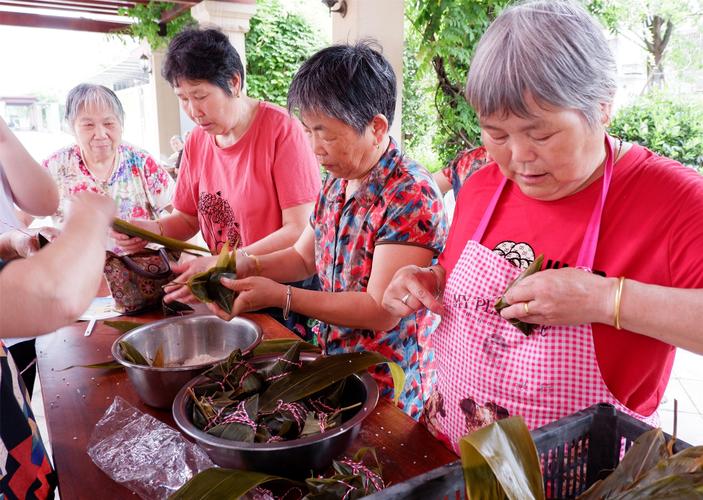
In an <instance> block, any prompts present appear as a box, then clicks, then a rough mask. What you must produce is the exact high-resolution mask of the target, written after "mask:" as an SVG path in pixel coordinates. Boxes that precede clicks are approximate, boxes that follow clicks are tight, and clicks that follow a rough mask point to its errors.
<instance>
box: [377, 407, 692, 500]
mask: <svg viewBox="0 0 703 500" xmlns="http://www.w3.org/2000/svg"><path fill="white" fill-rule="evenodd" d="M650 429H651V426H649V425H647V424H645V423H644V422H641V421H639V420H637V419H635V418H632V417H631V416H629V415H626V414H625V413H622V412H621V411H618V410H616V409H615V408H614V407H613V406H612V405H609V404H606V403H601V404H597V405H594V406H591V407H590V408H586V409H585V410H582V411H580V412H577V413H574V414H573V415H569V416H568V417H564V418H561V419H559V420H557V421H556V422H552V423H551V424H548V425H545V426H544V427H540V428H539V429H535V430H534V431H532V432H531V433H530V434H532V438H533V439H534V441H535V445H536V447H537V452H538V454H539V457H540V462H541V465H542V476H543V478H544V490H545V495H546V497H547V498H548V499H560V498H574V497H575V496H577V495H579V494H581V493H583V492H584V491H586V490H587V489H588V487H589V486H591V485H592V484H593V483H594V482H596V481H597V480H598V479H601V478H602V477H604V476H605V475H607V474H608V473H609V472H610V471H611V470H613V469H614V468H615V467H616V466H617V465H618V463H619V462H620V458H621V457H622V456H623V455H624V454H625V452H626V451H627V450H628V449H629V448H630V447H631V446H632V443H633V442H634V441H635V439H637V438H638V437H639V436H640V435H641V434H643V433H644V432H646V431H648V430H650ZM666 438H667V439H669V438H670V436H669V435H668V434H667V435H666ZM690 446H691V445H689V444H688V443H685V442H683V441H680V440H677V441H676V444H675V445H674V452H678V451H681V450H683V449H684V448H688V447H690ZM366 498H368V499H374V500H381V499H384V500H385V499H390V498H403V499H405V498H408V499H422V500H429V499H448V500H464V499H465V498H466V492H465V489H464V475H463V472H462V469H461V462H460V461H457V462H452V463H451V464H447V465H445V466H442V467H439V468H437V469H434V470H431V471H430V472H427V473H425V474H422V475H420V476H417V477H414V478H412V479H410V480H408V481H405V482H403V483H399V484H396V485H393V486H391V487H389V488H386V489H385V490H383V491H380V492H378V493H376V494H374V495H370V496H368V497H366Z"/></svg>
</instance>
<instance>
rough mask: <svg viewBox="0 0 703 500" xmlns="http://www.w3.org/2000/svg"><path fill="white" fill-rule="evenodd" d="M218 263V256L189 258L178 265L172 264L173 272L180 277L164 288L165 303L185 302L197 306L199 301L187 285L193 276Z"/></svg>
mask: <svg viewBox="0 0 703 500" xmlns="http://www.w3.org/2000/svg"><path fill="white" fill-rule="evenodd" d="M216 262H217V256H206V257H196V258H188V259H187V260H183V261H181V262H178V263H176V264H171V270H172V271H173V272H174V273H176V274H177V275H178V277H176V278H175V279H174V280H173V281H172V282H171V283H169V284H168V285H166V286H165V287H164V291H165V292H166V296H165V297H164V301H165V302H173V301H176V300H177V301H178V302H183V303H185V304H197V303H198V302H199V300H198V299H197V298H195V296H194V295H193V294H192V293H191V292H190V289H189V288H188V287H187V286H186V283H187V282H188V280H189V279H190V277H191V276H193V275H194V274H198V273H203V272H205V271H207V270H208V269H210V268H211V267H213V266H214V265H215V263H216Z"/></svg>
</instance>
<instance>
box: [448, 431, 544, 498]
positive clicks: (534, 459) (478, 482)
mask: <svg viewBox="0 0 703 500" xmlns="http://www.w3.org/2000/svg"><path fill="white" fill-rule="evenodd" d="M459 449H460V451H461V464H462V467H463V469H464V480H465V482H466V491H467V492H468V498H471V500H494V499H495V500H502V499H504V498H509V499H511V500H530V499H533V500H542V499H544V485H543V483H542V472H541V470H540V467H539V456H538V455H537V448H535V443H534V441H532V436H531V435H530V431H529V429H528V428H527V426H526V425H525V422H524V421H523V420H522V418H521V417H509V418H506V419H503V420H498V421H497V422H494V423H493V424H491V425H487V426H486V427H483V428H481V429H478V430H477V431H475V432H472V433H471V434H469V435H467V436H464V437H463V438H461V440H460V441H459Z"/></svg>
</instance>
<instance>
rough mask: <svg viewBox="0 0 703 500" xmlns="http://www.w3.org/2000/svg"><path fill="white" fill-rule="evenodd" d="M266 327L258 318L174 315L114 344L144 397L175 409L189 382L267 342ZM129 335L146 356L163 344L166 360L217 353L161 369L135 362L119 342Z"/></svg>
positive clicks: (117, 356) (179, 360)
mask: <svg viewBox="0 0 703 500" xmlns="http://www.w3.org/2000/svg"><path fill="white" fill-rule="evenodd" d="M261 335H262V333H261V328H260V327H259V325H257V324H256V323H254V322H253V321H249V320H247V319H243V318H234V319H232V320H230V321H223V320H221V319H219V318H218V317H217V316H215V315H212V314H193V315H190V316H179V317H174V318H168V319H164V320H160V321H155V322H153V323H147V324H145V325H144V326H140V327H138V328H135V329H134V330H130V331H129V332H127V333H125V334H124V335H122V336H120V337H119V338H118V339H117V340H115V342H114V343H113V344H112V355H113V357H114V358H115V360H117V361H118V362H119V363H120V364H122V365H124V367H125V369H126V370H127V376H129V380H130V381H131V382H132V385H133V386H134V388H135V389H136V391H137V394H139V398H140V399H141V400H142V401H144V402H145V403H146V404H148V405H150V406H154V407H156V408H170V407H171V404H172V403H173V398H174V397H175V395H176V393H177V392H178V391H179V390H180V388H181V387H183V385H184V384H185V383H186V382H188V381H189V380H192V379H193V377H196V376H198V375H200V374H201V373H202V372H203V371H205V370H206V369H207V368H209V367H211V366H212V365H214V364H215V363H216V362H219V361H221V360H223V359H225V358H227V356H229V354H230V353H231V352H232V351H233V350H235V349H236V348H239V349H241V350H242V352H245V353H246V352H249V351H251V350H252V349H254V348H255V347H256V346H257V345H258V344H259V342H261ZM122 340H126V341H128V342H129V343H130V344H132V345H133V346H134V347H135V348H136V349H137V350H138V351H139V352H140V353H142V355H144V356H145V357H146V358H148V359H153V358H154V355H155V353H156V350H157V349H159V347H160V348H161V349H162V351H163V355H164V363H165V364H167V365H169V364H182V363H183V362H184V361H187V360H189V359H192V358H193V357H195V356H198V355H201V354H207V355H209V356H212V357H213V358H216V360H213V361H212V362H209V363H201V364H197V365H190V366H172V367H165V368H155V367H152V366H144V365H135V364H134V363H130V362H129V361H127V360H125V359H124V357H123V356H122V352H121V349H120V347H119V345H118V342H120V341H122Z"/></svg>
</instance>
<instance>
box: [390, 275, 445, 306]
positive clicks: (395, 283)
mask: <svg viewBox="0 0 703 500" xmlns="http://www.w3.org/2000/svg"><path fill="white" fill-rule="evenodd" d="M443 289H444V269H443V268H442V267H441V266H439V265H435V266H431V267H419V266H405V267H401V268H400V269H398V271H396V273H395V276H393V279H392V280H391V283H390V285H388V288H386V292H385V293H384V294H383V308H384V309H385V310H386V311H388V312H389V313H391V314H392V315H394V316H395V317H400V318H402V317H405V316H408V315H409V314H412V313H413V312H415V311H417V310H418V309H420V308H421V307H426V308H428V309H429V310H431V311H432V312H434V313H437V314H442V312H443V311H444V308H443V307H442V303H441V302H440V301H439V297H440V293H441V292H442V290H443Z"/></svg>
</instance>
